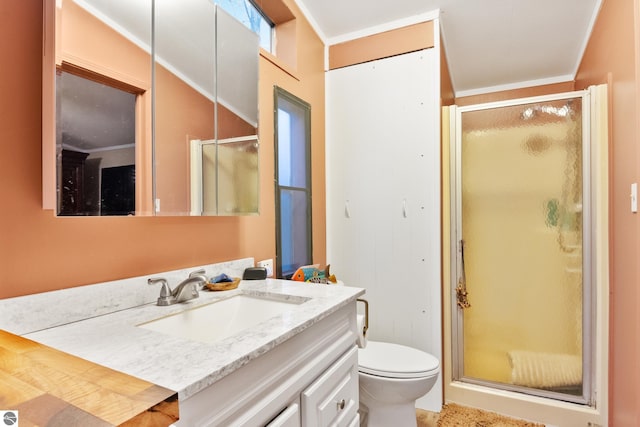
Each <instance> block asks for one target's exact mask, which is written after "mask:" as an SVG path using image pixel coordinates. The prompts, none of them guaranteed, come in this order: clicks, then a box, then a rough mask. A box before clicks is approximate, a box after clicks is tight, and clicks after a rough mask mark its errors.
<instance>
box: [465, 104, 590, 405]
mask: <svg viewBox="0 0 640 427" xmlns="http://www.w3.org/2000/svg"><path fill="white" fill-rule="evenodd" d="M585 105H588V102H584V101H583V99H582V97H581V96H577V97H576V96H575V94H574V96H573V97H571V98H563V99H557V98H556V99H551V100H546V101H543V102H524V103H522V101H521V102H520V103H517V104H515V105H513V103H512V105H508V104H500V105H497V106H496V105H489V104H484V105H480V106H476V107H475V108H471V107H462V108H459V109H458V113H457V114H458V115H459V116H458V129H457V139H458V141H457V147H456V151H457V153H456V157H457V160H456V161H457V166H456V168H457V177H456V180H457V184H456V186H457V188H456V193H457V204H458V206H457V208H456V211H457V218H456V221H457V230H458V231H457V235H456V237H457V241H456V242H455V243H456V245H457V249H458V259H457V266H456V270H457V283H455V284H454V286H457V292H456V301H455V302H454V304H456V310H457V317H458V327H457V334H458V336H457V377H458V379H460V380H462V381H467V382H472V383H480V384H488V385H490V386H492V387H497V388H503V389H509V390H516V391H524V392H526V393H530V394H535V395H541V396H547V397H554V398H558V399H561V400H567V401H573V402H585V400H586V399H587V398H586V396H588V395H589V394H588V393H589V391H588V390H587V388H588V387H587V386H586V384H587V383H588V381H586V380H585V378H586V377H585V375H588V372H589V370H588V369H586V367H585V364H588V363H589V354H590V350H588V349H587V348H586V347H587V345H588V344H589V342H590V340H589V339H585V338H584V337H586V336H587V335H588V334H587V332H588V328H589V326H588V322H585V319H588V317H587V316H588V310H589V306H590V302H589V297H588V295H589V292H588V289H589V284H588V282H589V274H588V271H583V270H584V269H583V266H584V265H589V264H588V256H589V255H588V252H587V250H586V249H585V250H583V248H588V247H589V245H588V244H586V241H587V240H588V235H587V234H585V231H587V230H589V227H588V220H589V218H588V215H586V214H585V212H583V206H589V204H588V200H586V199H588V197H589V196H588V195H589V191H588V188H585V186H584V185H583V182H588V180H585V176H584V175H585V173H588V170H589V167H588V165H589V163H588V150H587V149H585V148H584V147H588V144H586V142H587V141H583V135H585V134H588V132H586V131H585V130H584V128H583V120H582V117H583V108H585ZM585 116H586V117H588V114H585ZM585 171H587V172H585ZM454 291H455V290H454ZM465 296H466V299H467V300H468V303H469V306H468V307H465V302H467V301H465Z"/></svg>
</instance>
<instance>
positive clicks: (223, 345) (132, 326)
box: [24, 279, 364, 399]
mask: <svg viewBox="0 0 640 427" xmlns="http://www.w3.org/2000/svg"><path fill="white" fill-rule="evenodd" d="M243 293H244V294H248V295H254V296H264V297H268V298H275V299H297V300H300V299H308V300H307V301H305V302H303V303H301V304H299V305H296V306H294V307H293V308H292V310H290V311H288V312H287V313H286V314H282V315H277V316H274V317H272V318H270V319H268V320H266V321H264V322H262V323H259V324H258V325H256V326H255V327H252V328H249V329H245V330H243V331H241V332H239V333H237V334H235V335H232V336H230V337H228V338H226V339H222V340H220V341H217V342H214V343H203V342H197V341H192V340H188V339H182V338H178V337H174V336H170V335H167V334H164V333H161V332H155V331H152V330H148V329H144V328H141V327H138V326H137V325H140V324H142V323H145V322H149V321H151V320H155V319H158V318H161V317H164V316H167V315H170V314H174V313H177V312H180V311H183V310H185V309H187V308H195V307H198V306H201V305H204V304H209V303H211V302H214V301H216V300H218V299H221V298H229V297H231V296H234V295H238V294H243ZM363 293H364V290H363V289H361V288H353V287H347V286H337V285H315V284H307V283H300V282H291V281H285V280H275V279H267V280H255V281H242V282H241V283H240V285H239V287H238V288H237V289H235V290H231V291H222V292H208V291H201V292H200V297H199V298H197V299H195V300H192V301H189V302H187V303H183V304H177V305H173V306H168V307H160V306H157V305H156V304H154V303H149V304H144V305H140V306H137V307H133V308H127V309H124V310H120V311H115V312H111V313H107V314H101V315H98V316H95V317H90V318H87V319H84V320H80V321H76V322H73V323H68V324H65V325H61V326H55V327H52V328H49V329H43V330H39V331H35V332H31V333H27V334H24V336H25V337H27V338H29V339H31V340H34V341H37V342H40V343H42V344H45V345H48V346H51V347H53V348H56V349H58V350H61V351H64V352H67V353H70V354H72V355H74V356H78V357H81V358H83V359H86V360H89V361H91V362H94V363H98V364H100V365H103V366H106V367H108V368H111V369H115V370H117V371H120V372H123V373H126V374H129V375H133V376H135V377H138V378H140V379H143V380H146V381H149V382H152V383H154V384H157V385H160V386H162V387H165V388H168V389H171V390H175V391H177V392H178V393H179V396H180V399H187V398H189V397H190V396H192V395H194V394H195V393H197V392H199V391H200V390H203V389H204V388H206V387H208V386H210V385H211V384H213V383H215V382H216V381H218V380H219V379H221V378H222V377H224V376H226V375H228V374H230V373H231V372H233V371H234V370H236V369H238V368H240V367H242V366H244V365H246V364H247V363H248V362H249V361H251V360H252V359H255V358H256V357H258V356H260V355H262V354H264V353H265V352H267V351H269V350H270V349H272V348H273V347H275V346H277V345H278V344H280V343H282V342H284V341H285V340H287V339H289V338H291V337H293V336H294V335H296V334H298V333H300V332H301V331H303V330H305V329H307V328H308V327H310V326H312V325H313V324H315V323H317V322H318V321H320V320H322V319H323V318H325V317H327V316H328V315H330V314H331V313H333V312H335V311H336V310H338V309H339V308H341V307H343V306H345V305H347V304H348V303H350V302H352V301H354V300H355V299H356V298H357V297H358V296H360V295H362V294H363ZM202 327H203V328H215V327H216V325H206V324H203V325H202Z"/></svg>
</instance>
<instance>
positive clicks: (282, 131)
mask: <svg viewBox="0 0 640 427" xmlns="http://www.w3.org/2000/svg"><path fill="white" fill-rule="evenodd" d="M305 118H306V110H305V109H304V108H302V107H301V106H299V105H296V104H293V103H291V102H289V101H287V100H284V99H279V100H278V183H279V185H282V186H286V187H307V186H308V183H307V144H305V143H304V141H306V139H307V138H306V128H305ZM293 141H301V142H299V143H293Z"/></svg>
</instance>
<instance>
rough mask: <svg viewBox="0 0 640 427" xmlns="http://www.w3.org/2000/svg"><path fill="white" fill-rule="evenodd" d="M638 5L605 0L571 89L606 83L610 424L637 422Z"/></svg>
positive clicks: (639, 381) (639, 270)
mask: <svg viewBox="0 0 640 427" xmlns="http://www.w3.org/2000/svg"><path fill="white" fill-rule="evenodd" d="M638 7H639V2H638V0H605V1H604V2H603V6H602V9H601V11H600V14H599V16H598V19H597V21H596V25H595V27H594V30H593V33H592V35H591V38H590V40H589V43H588V45H587V49H586V51H585V55H584V57H583V59H582V63H581V65H580V67H579V70H578V74H577V77H576V88H577V89H582V88H585V87H587V86H589V85H592V84H599V83H609V104H610V105H609V111H610V123H609V129H610V144H609V146H610V154H609V158H610V166H609V171H610V218H611V222H610V236H611V237H610V247H611V249H610V263H611V264H610V298H611V299H610V301H611V302H610V304H611V307H610V313H611V315H610V317H611V318H610V342H611V344H610V345H611V349H610V369H609V370H610V373H609V375H610V378H611V380H610V391H609V405H610V412H609V414H610V415H609V418H610V423H609V425H610V426H620V427H626V426H637V425H640V369H639V366H640V364H639V363H638V359H639V358H640V348H639V347H640V338H639V333H640V328H639V320H640V319H639V311H640V310H639V308H640V301H639V298H640V293H639V292H638V283H639V282H640V262H639V261H638V260H639V259H640V248H639V245H640V229H639V228H638V214H633V213H631V210H630V205H629V191H630V190H629V188H630V185H631V183H633V182H638V173H639V172H640V158H639V156H640V151H639V150H638V148H637V146H638V137H639V136H640V128H639V126H640V123H639V119H638V114H639V113H640V108H639V102H640V92H639V90H638V84H639V83H640V78H639V76H638V73H639V72H640V70H639V69H638V68H639V67H638V65H639V64H638V61H639V60H640V58H639V55H640V50H639V43H640V41H639V34H638V27H639V25H640V22H639V21H640V20H639V15H638Z"/></svg>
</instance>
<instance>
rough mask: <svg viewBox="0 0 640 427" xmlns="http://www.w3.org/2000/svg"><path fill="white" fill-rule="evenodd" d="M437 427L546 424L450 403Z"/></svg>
mask: <svg viewBox="0 0 640 427" xmlns="http://www.w3.org/2000/svg"><path fill="white" fill-rule="evenodd" d="M437 427H544V424H538V423H532V422H528V421H523V420H517V419H515V418H509V417H505V416H503V415H499V414H496V413H494V412H489V411H484V410H481V409H474V408H468V407H466V406H460V405H457V404H455V403H448V404H446V405H444V406H443V407H442V412H440V417H439V419H438V424H437Z"/></svg>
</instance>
